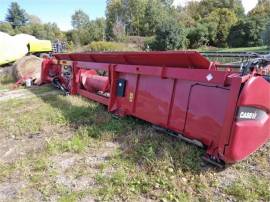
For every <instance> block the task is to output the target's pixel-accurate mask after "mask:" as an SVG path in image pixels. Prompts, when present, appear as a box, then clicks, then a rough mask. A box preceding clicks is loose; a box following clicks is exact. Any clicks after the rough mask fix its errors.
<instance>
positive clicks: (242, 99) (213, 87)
mask: <svg viewBox="0 0 270 202" xmlns="http://www.w3.org/2000/svg"><path fill="white" fill-rule="evenodd" d="M55 57H56V59H57V60H71V61H73V63H72V67H73V77H72V78H71V81H70V83H71V84H70V85H68V84H66V83H65V81H66V80H65V79H62V80H61V81H62V82H63V84H64V85H68V86H71V93H72V94H80V95H82V96H84V97H87V98H89V99H91V100H94V101H97V102H100V103H102V104H104V105H108V110H109V111H110V112H113V113H116V114H119V115H133V116H135V117H138V118H141V119H144V120H146V121H148V122H150V123H153V124H155V125H159V126H162V127H164V128H167V129H169V130H171V131H174V132H177V133H182V134H183V135H184V136H185V137H188V138H190V139H196V140H199V141H201V142H202V143H203V144H204V145H205V146H207V153H208V154H209V155H211V156H214V157H215V158H217V159H221V160H224V161H225V162H228V163H233V162H236V161H239V160H241V159H243V158H245V157H246V156H248V155H249V154H250V153H252V152H254V151H255V150H256V149H257V148H258V147H259V146H260V145H262V144H263V143H265V142H266V141H267V140H268V139H269V138H270V121H269V112H270V95H269V94H270V87H269V83H268V82H267V81H266V80H265V79H263V78H262V77H256V76H253V75H249V76H243V77H241V76H240V75H239V74H238V73H230V72H226V71H218V70H216V68H215V64H214V63H210V62H209V61H208V60H207V59H206V58H204V57H202V56H201V55H200V54H199V53H197V52H194V51H182V52H181V51H180V52H150V53H149V52H135V53H134V52H133V53H128V52H118V53H75V54H56V55H55ZM98 70H102V71H106V72H107V73H106V74H102V75H101V74H100V75H98V76H91V71H96V72H98ZM50 71H52V72H54V73H55V74H56V75H58V76H59V77H60V79H61V78H62V75H61V66H60V65H54V64H53V62H52V60H45V61H44V63H43V66H42V81H43V82H50V79H51V78H50V75H49V72H50ZM88 74H89V75H90V76H87V75H88ZM82 75H84V77H86V78H85V81H87V82H84V85H82V83H81V77H82ZM104 75H106V76H104ZM118 79H124V80H125V81H126V87H125V92H124V96H123V97H120V96H117V94H116V92H117V85H116V84H117V81H118ZM105 84H106V85H105ZM105 86H106V88H105ZM87 89H88V90H87ZM90 91H91V92H90ZM98 91H106V93H108V94H109V97H108V98H107V97H103V96H100V95H98V94H97V93H98ZM242 106H245V107H255V108H258V109H261V110H264V111H265V113H266V114H267V115H266V118H264V119H263V120H259V121H255V120H248V121H238V120H237V118H236V116H237V110H238V107H242Z"/></svg>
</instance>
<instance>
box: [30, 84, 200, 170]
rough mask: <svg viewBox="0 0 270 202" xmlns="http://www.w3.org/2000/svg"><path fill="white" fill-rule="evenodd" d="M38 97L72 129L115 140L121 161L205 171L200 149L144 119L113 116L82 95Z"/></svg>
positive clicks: (104, 107)
mask: <svg viewBox="0 0 270 202" xmlns="http://www.w3.org/2000/svg"><path fill="white" fill-rule="evenodd" d="M29 90H30V91H31V92H32V93H34V94H35V93H36V91H33V90H31V89H29ZM59 93H60V92H59ZM41 98H42V99H43V101H44V102H45V103H48V104H49V105H51V106H52V107H53V108H54V109H55V110H57V111H59V112H60V113H61V114H62V119H63V122H64V123H65V124H67V125H68V126H69V127H72V128H74V129H75V130H77V129H80V128H83V131H84V133H85V134H87V135H88V136H89V137H91V138H95V139H102V138H104V136H110V139H112V140H113V141H116V142H118V143H119V145H120V149H121V152H120V154H119V157H120V158H121V159H122V160H124V161H128V162H129V163H132V164H133V165H136V166H140V167H143V168H144V170H146V171H149V172H151V171H152V170H155V169H156V168H157V165H159V164H167V165H168V167H173V169H174V170H181V171H182V172H189V173H194V174H199V173H201V172H204V171H205V169H204V168H203V167H201V164H202V161H201V156H202V154H203V152H204V151H203V150H202V149H199V148H198V147H196V146H193V145H189V144H186V143H184V142H180V141H178V140H176V139H175V138H173V137H170V136H167V135H165V134H162V133H160V132H157V131H155V130H154V129H153V128H152V127H151V125H150V124H149V123H147V122H144V121H142V120H139V119H136V118H132V117H125V118H121V119H116V118H113V116H112V114H110V113H108V112H107V107H106V106H103V105H101V104H98V103H94V102H91V101H89V100H86V98H82V99H83V101H82V99H80V98H78V97H75V98H74V97H64V96H61V95H57V96H55V95H54V96H46V97H41ZM84 99H85V100H86V102H85V100H84ZM74 100H77V101H78V102H77V103H76V101H74ZM81 102H82V103H84V104H82V103H81Z"/></svg>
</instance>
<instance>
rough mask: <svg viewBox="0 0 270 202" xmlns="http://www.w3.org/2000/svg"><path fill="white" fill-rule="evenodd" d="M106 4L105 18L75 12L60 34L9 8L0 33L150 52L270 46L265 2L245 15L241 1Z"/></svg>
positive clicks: (268, 1)
mask: <svg viewBox="0 0 270 202" xmlns="http://www.w3.org/2000/svg"><path fill="white" fill-rule="evenodd" d="M106 4H107V6H106V14H105V18H97V19H93V20H91V19H90V18H89V16H88V15H87V14H86V13H85V12H84V11H83V10H77V11H75V13H74V14H73V15H72V16H71V24H72V27H73V29H72V30H70V31H67V32H62V31H61V30H60V29H59V28H58V26H57V25H56V24H55V23H45V24H44V23H42V22H41V20H40V19H39V18H38V17H37V16H33V15H29V14H27V13H26V11H25V10H23V9H21V8H20V6H19V5H18V3H16V2H13V3H11V5H10V7H9V9H8V13H7V16H6V19H5V20H6V21H5V22H3V23H1V24H0V31H4V32H7V33H9V34H12V35H13V34H16V33H27V34H31V35H34V36H36V37H37V38H40V39H50V40H55V39H60V40H65V41H67V42H68V43H69V44H71V45H77V46H82V45H87V44H90V43H91V42H93V41H116V42H135V43H138V44H140V46H141V47H142V48H147V49H152V50H177V49H184V48H192V49H195V48H200V47H202V46H214V47H251V46H261V45H270V23H269V22H270V0H259V1H258V3H257V5H256V7H255V8H254V9H252V10H251V11H250V12H249V13H247V14H245V12H244V8H243V5H242V1H241V0H201V1H190V2H188V3H187V4H186V5H185V6H183V7H181V6H179V7H175V6H173V0H107V2H106Z"/></svg>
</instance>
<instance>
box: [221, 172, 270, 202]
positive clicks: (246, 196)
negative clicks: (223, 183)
mask: <svg viewBox="0 0 270 202" xmlns="http://www.w3.org/2000/svg"><path fill="white" fill-rule="evenodd" d="M225 192H226V193H227V194H230V195H232V196H234V197H235V198H236V199H237V200H239V201H270V183H269V181H268V180H263V179H259V178H258V177H257V176H253V175H251V176H249V177H247V178H244V179H241V180H237V181H235V182H234V183H233V184H231V185H230V186H229V187H227V188H226V189H225Z"/></svg>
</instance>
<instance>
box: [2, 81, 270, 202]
mask: <svg viewBox="0 0 270 202" xmlns="http://www.w3.org/2000/svg"><path fill="white" fill-rule="evenodd" d="M10 82H11V81H10V80H2V84H0V85H1V89H2V90H0V94H1V92H2V93H3V92H5V91H4V90H3V89H4V88H6V87H7V86H9V85H10ZM52 90H53V89H52V88H51V87H50V86H43V87H40V88H34V89H30V90H27V89H19V90H16V91H14V94H15V95H16V93H18V92H19V93H22V92H24V93H25V96H23V97H20V98H16V99H15V98H11V99H9V100H5V101H0V112H1V113H0V142H1V147H0V201H60V202H70V201H71V202H72V201H95V200H98V201H270V184H269V181H270V144H269V143H268V144H267V145H265V146H264V147H263V148H262V149H261V150H260V151H258V152H256V153H255V154H253V155H252V156H251V157H249V158H248V159H247V160H245V161H243V162H240V163H238V164H235V165H232V166H230V167H228V168H227V169H225V170H217V169H215V168H212V167H209V166H206V165H205V164H203V162H202V160H201V156H202V155H203V154H204V151H203V150H202V149H199V148H197V147H195V146H191V145H189V144H186V143H183V142H179V141H176V140H175V139H173V138H171V137H168V136H166V135H164V134H161V133H158V132H156V131H155V130H153V129H152V127H151V125H150V124H148V123H146V122H143V121H141V120H137V119H134V118H131V117H126V118H123V119H121V120H118V119H115V118H113V117H112V115H111V114H110V113H108V112H107V110H106V108H105V107H104V106H102V105H99V104H97V103H94V102H91V101H88V100H86V99H84V98H81V97H76V96H74V97H72V96H70V97H64V96H62V95H60V93H59V92H57V91H54V92H56V93H54V94H51V95H50V94H48V92H51V91H52Z"/></svg>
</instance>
